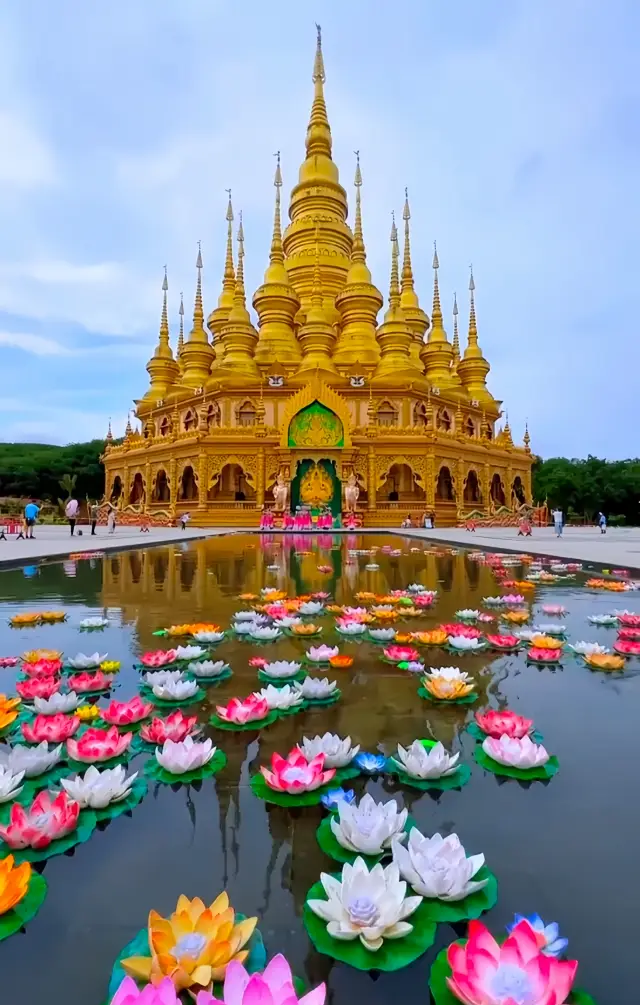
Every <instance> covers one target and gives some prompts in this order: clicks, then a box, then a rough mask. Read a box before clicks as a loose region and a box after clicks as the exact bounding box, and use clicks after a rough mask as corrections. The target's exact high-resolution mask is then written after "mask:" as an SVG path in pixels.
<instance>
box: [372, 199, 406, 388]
mask: <svg viewBox="0 0 640 1005" xmlns="http://www.w3.org/2000/svg"><path fill="white" fill-rule="evenodd" d="M391 221H392V222H391V278H390V280H389V307H388V309H387V312H386V314H385V316H384V321H383V323H382V324H381V325H380V327H379V328H378V342H379V343H380V362H379V363H378V367H377V369H376V372H375V376H374V378H373V379H374V380H375V381H376V382H380V383H384V382H389V381H399V382H402V383H403V385H405V386H406V382H407V380H413V381H415V379H416V373H415V368H414V367H413V366H412V363H411V359H410V357H409V351H410V347H411V340H412V338H413V333H412V331H411V328H410V327H409V324H408V322H407V319H406V317H405V316H404V312H403V310H402V307H401V306H400V275H399V269H398V259H399V258H400V249H399V247H398V228H397V227H396V218H395V213H392V214H391Z"/></svg>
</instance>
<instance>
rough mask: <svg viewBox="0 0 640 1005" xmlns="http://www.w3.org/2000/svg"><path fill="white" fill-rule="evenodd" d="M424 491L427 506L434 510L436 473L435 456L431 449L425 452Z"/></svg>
mask: <svg viewBox="0 0 640 1005" xmlns="http://www.w3.org/2000/svg"><path fill="white" fill-rule="evenodd" d="M425 493H426V496H427V506H428V507H429V508H430V509H432V510H434V509H435V508H436V473H435V458H434V456H433V451H430V452H429V453H428V454H427V475H426V485H425Z"/></svg>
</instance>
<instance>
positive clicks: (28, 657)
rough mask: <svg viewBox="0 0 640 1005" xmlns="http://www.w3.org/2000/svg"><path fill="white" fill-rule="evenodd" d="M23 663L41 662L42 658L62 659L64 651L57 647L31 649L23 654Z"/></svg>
mask: <svg viewBox="0 0 640 1005" xmlns="http://www.w3.org/2000/svg"><path fill="white" fill-rule="evenodd" d="M21 659H22V662H23V663H39V662H40V660H61V659H62V653H61V652H58V650H57V649H30V650H29V651H28V652H26V653H23V654H22V657H21Z"/></svg>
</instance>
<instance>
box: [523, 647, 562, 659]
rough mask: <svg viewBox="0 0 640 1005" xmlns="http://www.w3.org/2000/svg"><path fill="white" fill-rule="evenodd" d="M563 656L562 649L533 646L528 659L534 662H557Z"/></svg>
mask: <svg viewBox="0 0 640 1005" xmlns="http://www.w3.org/2000/svg"><path fill="white" fill-rule="evenodd" d="M561 657H562V649H546V648H545V649H542V648H540V647H539V646H532V647H531V649H530V650H529V651H528V653H527V659H528V660H533V662H534V663H557V662H558V661H559V660H560V658H561Z"/></svg>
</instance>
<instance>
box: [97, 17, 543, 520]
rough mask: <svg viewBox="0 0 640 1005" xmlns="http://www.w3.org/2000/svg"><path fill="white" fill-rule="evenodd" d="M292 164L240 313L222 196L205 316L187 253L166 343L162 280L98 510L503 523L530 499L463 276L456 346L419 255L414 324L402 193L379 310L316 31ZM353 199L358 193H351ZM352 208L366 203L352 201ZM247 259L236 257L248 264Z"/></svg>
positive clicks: (156, 516)
mask: <svg viewBox="0 0 640 1005" xmlns="http://www.w3.org/2000/svg"><path fill="white" fill-rule="evenodd" d="M312 79H313V91H314V93H313V103H312V106H311V115H310V118H309V123H308V126H307V134H306V141H305V146H306V157H305V159H304V161H303V162H302V165H301V167H300V171H299V175H298V182H297V184H296V185H295V186H294V188H293V190H292V192H291V195H290V199H289V221H290V222H289V224H288V226H287V227H286V229H285V231H284V233H283V232H282V225H281V189H282V167H281V164H280V155H279V154H278V155H277V163H276V170H275V178H274V187H275V208H274V220H273V235H272V239H271V248H270V251H269V256H268V264H267V268H266V271H265V274H264V281H263V283H262V285H261V286H259V287H258V289H257V290H256V291H255V293H254V295H253V298H252V300H251V303H252V306H253V308H254V310H255V320H252V317H251V315H250V313H249V309H248V307H247V293H246V290H245V282H244V256H245V239H244V229H243V222H242V214H238V221H237V222H238V226H237V230H236V235H235V236H236V248H235V261H234V244H233V237H234V234H233V228H234V223H235V220H234V212H233V206H232V200H231V190H227V191H228V199H227V209H226V221H227V239H226V255H225V263H224V273H223V276H222V290H221V293H220V296H219V298H218V301H217V306H216V307H214V308H213V309H212V310H211V312H210V313H209V315H208V317H207V318H206V325H205V311H204V303H203V286H202V272H203V257H202V252H201V250H200V246H198V253H197V260H196V292H195V301H194V308H193V323H192V327H191V330H190V332H189V334H188V335H186V336H185V333H184V326H183V319H184V306H183V300H182V294H180V310H179V318H180V325H179V336H178V339H177V344H176V352H175V355H174V353H173V351H172V348H171V342H170V331H169V320H168V319H169V312H168V289H169V284H168V278H167V270H166V269H165V274H164V279H163V282H162V308H161V320H160V329H159V335H158V344H157V346H156V348H155V350H154V353H153V356H152V357H151V359H150V360H149V362H148V364H147V371H148V373H149V388H148V390H147V391H146V392H145V394H144V396H143V397H142V398H140V399H139V400H137V401H136V402H135V406H136V407H135V414H136V416H137V418H138V419H139V421H140V424H141V430H134V429H133V428H132V426H131V424H130V423H128V424H127V431H126V435H125V438H124V440H123V441H122V442H121V443H119V444H115V443H114V441H113V440H112V439H108V440H107V443H106V446H105V452H104V464H105V471H106V498H107V499H108V500H110V501H111V502H113V503H114V504H115V505H117V506H118V508H119V509H120V511H121V514H122V518H123V519H124V520H125V522H126V520H127V518H128V517H129V515H130V518H131V519H132V520H133V519H136V518H139V516H140V514H141V513H142V512H144V513H146V514H148V515H149V517H150V518H151V520H152V522H158V523H164V522H169V521H174V520H175V518H176V515H177V514H182V513H184V512H189V513H190V515H191V519H192V522H193V524H195V525H214V524H218V525H237V526H249V527H250V526H257V525H258V523H259V521H260V517H261V514H262V513H263V512H264V511H265V510H266V509H271V510H274V512H275V516H276V519H278V520H279V518H280V516H283V515H284V514H285V513H289V512H295V511H296V510H297V509H298V508H299V507H304V508H309V509H311V511H312V512H316V511H318V510H326V509H330V510H331V511H332V512H333V514H334V516H338V515H339V514H344V513H345V511H349V512H350V513H355V515H356V519H357V522H358V523H359V524H363V525H364V526H372V527H376V526H381V527H384V526H395V527H397V526H398V525H399V523H400V522H401V520H403V519H404V518H405V517H406V516H407V515H408V514H411V516H412V518H413V521H414V522H418V521H419V520H420V518H421V517H422V515H423V514H432V515H433V516H435V523H436V526H447V525H453V524H456V523H460V522H463V521H465V520H466V519H467V518H468V517H469V516H471V515H472V514H473V515H474V517H475V518H476V519H478V520H482V519H484V520H486V521H487V522H498V523H509V522H513V521H514V520H515V519H516V518H517V514H518V513H519V512H520V511H521V508H522V507H523V506H526V505H529V504H530V503H531V464H532V460H533V457H532V454H531V450H530V446H529V434H528V431H527V432H526V435H525V439H524V443H523V445H522V446H516V445H514V442H513V438H512V434H511V429H510V427H509V423H508V421H507V422H506V423H505V425H504V427H503V428H502V429H500V430H498V429H497V424H498V422H499V420H500V418H501V416H502V410H501V402H500V401H499V400H497V399H496V398H494V397H493V395H492V394H491V392H490V391H489V389H488V387H487V383H486V381H487V376H488V374H489V369H490V368H489V363H488V362H487V360H486V359H485V357H484V355H483V353H482V350H481V348H480V345H479V342H478V326H477V318H476V304H475V280H474V276H473V272H471V275H470V280H469V326H468V335H467V344H466V346H465V347H464V348H461V346H460V336H459V331H458V302H457V298H456V297H454V301H453V315H452V321H453V338H452V340H451V341H450V340H449V336H448V334H447V331H446V329H445V319H444V317H443V311H442V304H441V300H440V276H439V270H440V262H439V258H438V252H437V249H436V247H435V244H434V254H433V292H432V306H431V315H430V316H429V314H428V313H427V311H426V310H425V309H424V307H423V306H422V305H421V303H420V300H419V296H418V292H417V290H416V281H415V278H414V274H413V267H412V261H411V233H410V221H411V220H412V216H411V211H410V206H409V196H408V193H407V191H406V189H405V201H404V207H403V212H402V222H403V251H402V262H400V246H399V237H398V227H397V225H396V221H395V219H393V220H392V226H391V242H390V243H391V248H390V282H389V294H388V300H387V307H386V310H385V311H384V314H383V315H382V318H381V319H380V318H379V315H380V313H381V311H382V309H383V306H384V301H383V295H382V293H381V292H380V290H379V289H378V287H377V286H376V285H375V284H374V282H373V279H372V276H371V272H370V270H369V268H368V265H367V254H366V246H365V240H364V229H363V201H366V199H365V200H363V193H362V189H363V188H364V185H363V172H362V169H361V165H360V156H359V154H356V164H355V180H354V186H355V200H354V203H355V208H354V217H353V230H352V229H351V227H350V226H349V223H348V222H347V221H348V205H347V193H346V191H345V189H344V188H343V187H342V185H341V184H340V178H339V173H338V167H337V165H336V164H335V163H334V161H333V157H332V138H331V128H330V125H329V119H328V116H327V108H326V104H325V95H324V87H325V67H324V57H323V51H322V39H321V34H320V29H319V28H318V36H317V45H316V52H315V58H314V64H313V76H312ZM365 195H366V192H365ZM365 208H366V207H365ZM251 253H253V252H251Z"/></svg>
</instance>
